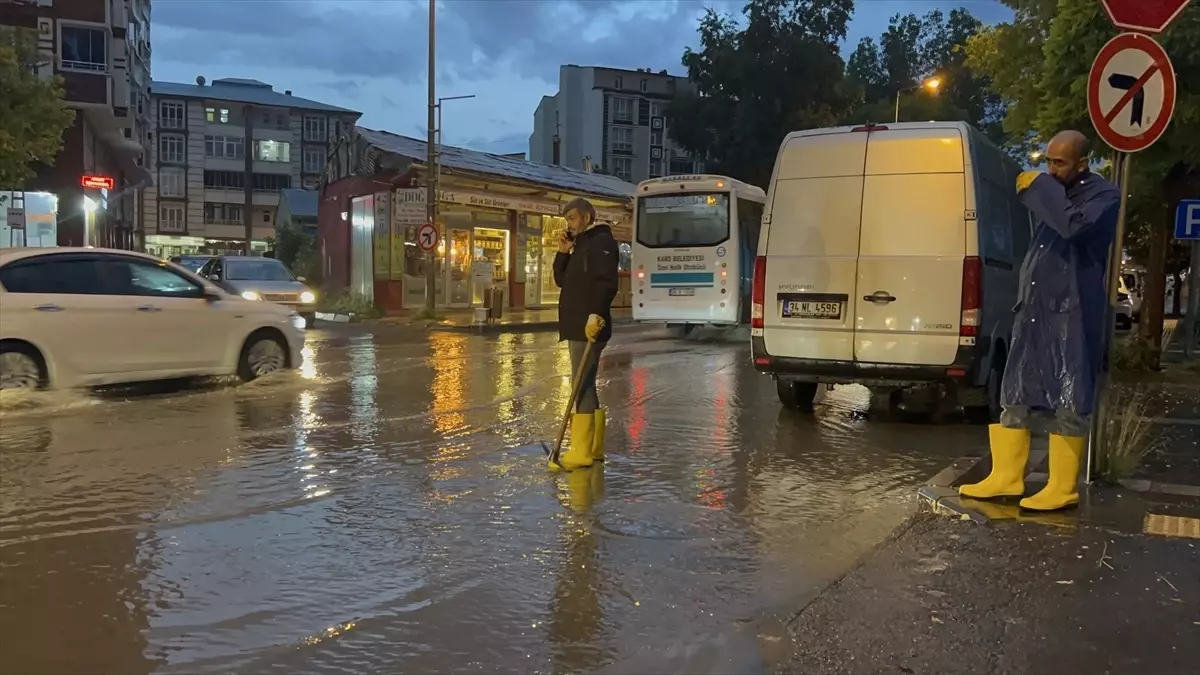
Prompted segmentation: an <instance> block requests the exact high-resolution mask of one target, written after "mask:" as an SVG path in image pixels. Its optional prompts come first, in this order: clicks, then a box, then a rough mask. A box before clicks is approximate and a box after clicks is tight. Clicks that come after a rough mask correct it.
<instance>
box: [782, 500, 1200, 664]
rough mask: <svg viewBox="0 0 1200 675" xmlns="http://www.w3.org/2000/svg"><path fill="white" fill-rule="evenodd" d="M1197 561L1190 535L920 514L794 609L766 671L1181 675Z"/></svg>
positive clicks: (1199, 638) (1195, 643)
mask: <svg viewBox="0 0 1200 675" xmlns="http://www.w3.org/2000/svg"><path fill="white" fill-rule="evenodd" d="M1197 569H1200V539H1187V538H1174V539H1168V538H1161V537H1153V536H1149V535H1144V534H1139V535H1129V534H1120V533H1116V532H1114V531H1112V530H1110V529H1107V528H1102V527H1096V526H1091V525H1077V524H1075V522H1074V521H1073V520H1072V519H1071V518H1070V517H1067V518H1066V519H1063V520H1059V521H1057V522H1056V521H1054V520H1050V521H1047V523H1046V524H1026V523H1016V522H997V523H995V524H994V525H992V526H980V525H977V524H975V523H971V522H969V521H962V520H956V519H950V518H944V517H940V516H935V515H932V514H922V515H919V516H916V517H914V518H913V519H912V520H911V521H910V522H909V524H908V525H907V526H905V527H903V528H901V529H900V530H899V531H898V532H897V533H896V534H895V535H894V536H893V538H892V539H891V540H890V541H889V542H888V543H886V544H885V545H883V546H882V547H881V548H880V549H879V550H878V551H877V552H876V553H875V554H874V555H873V556H872V557H871V558H870V559H868V560H867V561H866V562H865V563H864V564H862V565H861V566H860V567H859V568H858V569H856V570H854V571H853V572H851V573H850V574H849V575H847V576H846V577H844V578H843V579H841V580H840V581H839V582H837V583H836V584H834V585H833V586H831V587H830V588H829V589H827V590H826V591H825V592H823V593H822V594H821V595H819V596H818V597H817V598H816V599H814V600H813V601H812V602H810V603H809V604H808V605H807V606H805V607H804V608H803V609H802V610H801V611H800V613H799V614H798V616H797V617H796V618H795V619H794V620H793V621H792V623H791V624H790V626H789V635H790V638H791V641H792V645H791V647H792V650H791V654H790V657H789V658H788V660H787V661H785V662H784V663H782V664H780V665H778V666H777V668H776V671H777V672H780V673H824V674H827V675H835V674H847V675H849V674H858V673H863V674H867V673H871V674H874V673H912V674H935V673H936V674H942V673H978V674H983V673H1013V674H1018V673H1020V674H1024V673H1029V674H1033V673H1092V672H1094V673H1134V672H1146V673H1155V674H1156V675H1171V674H1174V673H1179V674H1180V675H1182V674H1183V673H1189V674H1190V673H1194V672H1195V664H1196V663H1200V613H1198V610H1197V608H1198V607H1200V575H1197V573H1196V570H1197ZM1188 664H1191V665H1190V666H1189V665H1188Z"/></svg>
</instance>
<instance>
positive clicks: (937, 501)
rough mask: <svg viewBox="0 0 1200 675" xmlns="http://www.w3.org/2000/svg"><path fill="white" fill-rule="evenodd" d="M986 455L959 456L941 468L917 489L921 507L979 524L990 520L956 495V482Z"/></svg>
mask: <svg viewBox="0 0 1200 675" xmlns="http://www.w3.org/2000/svg"><path fill="white" fill-rule="evenodd" d="M986 460H987V457H960V458H958V459H956V460H954V461H953V462H951V463H950V466H947V467H946V468H945V469H942V470H941V471H939V472H938V473H937V475H935V476H934V477H933V478H930V479H929V482H928V483H926V484H925V486H924V487H922V488H921V489H919V490H917V499H918V500H920V504H921V507H922V508H924V509H926V510H928V511H929V512H931V513H933V514H935V515H939V516H949V517H951V518H958V519H959V520H969V521H971V522H973V523H976V524H979V525H986V524H987V523H988V522H990V521H989V520H988V518H987V516H985V515H983V514H982V513H979V512H978V511H976V510H974V509H971V508H969V507H967V506H966V505H965V504H963V503H962V500H961V499H960V498H959V496H958V489H957V488H956V487H954V485H955V484H956V483H959V482H960V481H962V479H963V477H964V476H966V475H968V474H970V473H971V472H973V471H976V470H978V467H980V466H981V465H983V464H984V463H985V461H986Z"/></svg>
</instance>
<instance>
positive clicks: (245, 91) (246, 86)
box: [150, 77, 362, 115]
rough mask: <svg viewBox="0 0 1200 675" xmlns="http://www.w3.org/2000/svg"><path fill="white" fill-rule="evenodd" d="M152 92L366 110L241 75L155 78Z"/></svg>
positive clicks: (283, 105)
mask: <svg viewBox="0 0 1200 675" xmlns="http://www.w3.org/2000/svg"><path fill="white" fill-rule="evenodd" d="M150 94H151V95H152V96H178V97H181V98H205V99H210V100H213V101H232V102H235V103H250V104H253V105H262V106H273V107H278V108H302V109H304V110H319V111H323V112H335V113H350V114H353V115H361V114H362V113H360V112H358V111H357V110H349V109H347V108H339V107H337V106H335V105H329V104H328V103H321V102H320V101H313V100H311V99H307V98H301V97H299V96H292V95H291V94H288V93H284V92H278V91H275V88H274V87H272V86H271V85H269V84H267V83H266V82H260V81H258V80H247V79H243V78H238V77H229V78H224V79H220V80H213V81H212V82H210V83H209V84H206V85H201V84H181V83H179V82H163V81H162V80H151V81H150Z"/></svg>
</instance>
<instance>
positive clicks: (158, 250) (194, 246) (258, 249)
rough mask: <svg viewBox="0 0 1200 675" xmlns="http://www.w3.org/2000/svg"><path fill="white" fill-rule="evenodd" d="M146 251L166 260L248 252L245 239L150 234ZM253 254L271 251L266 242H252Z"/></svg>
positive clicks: (146, 240)
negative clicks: (182, 256)
mask: <svg viewBox="0 0 1200 675" xmlns="http://www.w3.org/2000/svg"><path fill="white" fill-rule="evenodd" d="M144 246H145V251H146V253H149V254H150V255H154V256H158V257H160V258H162V259H164V260H166V259H169V258H171V257H172V256H177V255H243V254H244V253H245V251H246V241H245V240H244V239H213V238H206V237H191V236H187V235H169V234H148V235H146V237H145V243H144ZM250 248H251V254H252V255H256V256H261V255H263V254H264V253H266V252H267V251H268V250H270V243H269V242H267V241H266V240H254V241H251V242H250Z"/></svg>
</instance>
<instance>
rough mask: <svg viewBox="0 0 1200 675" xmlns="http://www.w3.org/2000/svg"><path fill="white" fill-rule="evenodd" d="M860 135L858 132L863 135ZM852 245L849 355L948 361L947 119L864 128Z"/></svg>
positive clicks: (955, 298) (953, 180)
mask: <svg viewBox="0 0 1200 675" xmlns="http://www.w3.org/2000/svg"><path fill="white" fill-rule="evenodd" d="M864 135H866V134H864ZM869 137H870V140H869V141H868V142H867V153H866V170H865V174H866V176H865V178H864V182H863V196H862V230H861V243H860V245H859V250H858V254H859V255H858V279H857V284H856V286H857V293H855V295H854V297H853V298H852V301H853V304H854V307H855V310H854V316H855V317H856V318H857V325H856V326H855V334H854V357H855V359H856V360H858V361H861V362H868V363H887V364H918V365H949V364H951V363H953V362H954V359H955V356H956V355H957V353H958V346H959V323H960V321H961V312H962V284H963V260H964V257H965V255H966V246H967V227H968V225H971V226H974V221H973V220H972V221H971V222H968V220H967V211H966V209H967V206H966V201H967V197H966V180H967V170H968V166H967V160H966V155H965V152H964V149H965V142H966V141H965V139H963V137H962V133H961V132H960V131H959V130H958V129H957V128H954V127H932V126H931V127H915V128H914V127H909V128H900V129H895V128H893V129H890V130H878V131H872V132H871V133H870V134H869Z"/></svg>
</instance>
